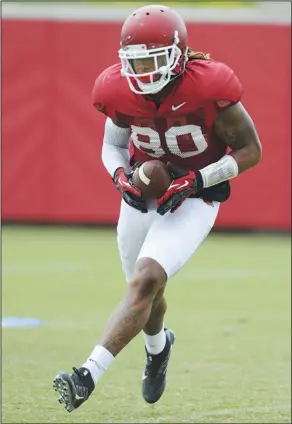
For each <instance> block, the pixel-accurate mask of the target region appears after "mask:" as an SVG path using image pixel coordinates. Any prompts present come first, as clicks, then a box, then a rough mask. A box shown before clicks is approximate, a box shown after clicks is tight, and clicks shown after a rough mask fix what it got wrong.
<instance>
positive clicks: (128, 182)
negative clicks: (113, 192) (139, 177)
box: [113, 162, 148, 213]
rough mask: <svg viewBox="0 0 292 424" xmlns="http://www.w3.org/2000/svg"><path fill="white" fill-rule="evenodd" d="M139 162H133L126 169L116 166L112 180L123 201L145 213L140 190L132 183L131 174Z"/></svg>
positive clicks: (145, 209) (145, 207) (145, 208)
mask: <svg viewBox="0 0 292 424" xmlns="http://www.w3.org/2000/svg"><path fill="white" fill-rule="evenodd" d="M140 165H141V162H136V163H134V165H133V166H131V167H130V168H128V169H125V168H117V169H116V170H115V173H114V177H113V181H114V183H115V185H116V187H117V189H118V190H119V191H120V193H121V194H122V196H123V199H124V201H125V202H126V203H127V204H128V205H129V206H131V207H132V208H135V209H137V210H138V211H140V212H142V213H147V212H148V210H147V206H146V203H145V200H143V199H142V198H141V192H140V190H138V189H137V188H136V187H134V185H133V183H132V176H133V174H134V172H135V170H136V169H137V168H139V166H140Z"/></svg>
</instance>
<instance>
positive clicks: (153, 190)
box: [133, 160, 172, 200]
mask: <svg viewBox="0 0 292 424" xmlns="http://www.w3.org/2000/svg"><path fill="white" fill-rule="evenodd" d="M171 181H172V178H171V176H170V174H169V172H168V170H167V167H166V165H165V164H164V163H163V162H160V160H149V161H148V162H145V163H143V164H142V165H141V166H140V167H139V168H137V169H136V171H135V172H134V175H133V184H134V186H135V187H137V188H138V189H139V190H140V191H141V193H142V197H143V198H144V199H147V200H148V199H158V198H159V197H161V196H162V195H163V194H164V193H165V192H166V190H167V189H168V187H169V186H170V184H171Z"/></svg>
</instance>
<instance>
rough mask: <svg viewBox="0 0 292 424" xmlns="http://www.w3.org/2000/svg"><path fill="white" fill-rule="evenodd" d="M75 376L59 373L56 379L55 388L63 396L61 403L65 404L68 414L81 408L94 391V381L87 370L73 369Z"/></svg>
mask: <svg viewBox="0 0 292 424" xmlns="http://www.w3.org/2000/svg"><path fill="white" fill-rule="evenodd" d="M73 371H74V372H73V374H72V375H70V374H66V373H59V374H57V375H56V377H55V379H54V388H55V391H56V392H59V394H60V395H61V396H60V397H59V402H60V403H63V404H64V406H65V408H66V409H67V411H68V412H72V411H73V409H76V408H79V406H80V405H82V403H83V402H85V401H86V400H87V399H88V398H89V396H90V395H91V393H92V392H93V390H94V381H93V379H92V377H91V374H90V372H89V370H88V369H87V368H79V369H77V368H73Z"/></svg>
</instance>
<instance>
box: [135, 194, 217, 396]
mask: <svg viewBox="0 0 292 424" xmlns="http://www.w3.org/2000/svg"><path fill="white" fill-rule="evenodd" d="M218 209H219V204H218V203H212V204H206V203H205V202H204V201H202V200H201V199H187V200H186V201H185V202H184V203H183V205H182V206H181V207H180V208H179V209H178V210H177V211H176V212H175V213H174V214H167V215H165V216H163V217H160V216H159V217H158V218H157V219H156V220H155V222H154V223H153V224H152V226H151V228H150V229H149V232H148V233H147V236H146V239H145V242H144V243H143V246H142V249H141V252H140V254H139V259H138V260H141V259H142V258H144V257H147V258H149V257H151V258H153V259H155V260H156V261H157V262H158V263H160V265H161V266H162V268H163V269H164V270H165V272H166V274H167V276H168V278H170V277H172V276H173V275H174V274H175V273H177V272H178V271H179V270H180V269H181V267H182V266H183V265H184V264H185V263H186V262H187V261H188V259H189V258H190V257H191V256H192V255H193V254H194V253H195V251H196V250H197V248H198V247H199V246H200V244H201V243H202V242H203V240H204V239H205V237H206V236H207V235H208V233H209V232H210V230H211V228H212V227H213V224H214V222H215V219H216V217H217V214H218ZM158 296H160V297H158V299H157V309H156V308H155V306H154V305H155V303H154V305H153V309H152V311H151V314H150V317H149V320H148V322H147V324H146V326H145V327H144V334H145V333H146V334H145V341H146V343H145V344H146V355H147V362H146V367H145V371H144V373H143V381H142V392H143V396H144V399H145V400H146V402H148V403H154V402H156V401H157V400H158V399H159V398H160V397H161V395H162V393H163V391H164V388H165V384H166V371H167V363H168V361H169V358H170V352H171V344H172V343H173V341H174V335H173V333H172V332H171V331H170V330H166V331H164V325H163V316H164V314H165V311H166V304H165V303H164V296H163V292H160V293H158ZM154 330H155V331H156V333H155V334H153V333H154ZM163 336H164V341H163ZM165 336H166V337H165Z"/></svg>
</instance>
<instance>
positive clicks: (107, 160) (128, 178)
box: [102, 118, 147, 213]
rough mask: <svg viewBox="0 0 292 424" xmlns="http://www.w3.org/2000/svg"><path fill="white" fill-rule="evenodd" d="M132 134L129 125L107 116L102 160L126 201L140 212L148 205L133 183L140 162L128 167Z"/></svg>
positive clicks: (144, 210)
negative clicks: (133, 176) (123, 124)
mask: <svg viewBox="0 0 292 424" xmlns="http://www.w3.org/2000/svg"><path fill="white" fill-rule="evenodd" d="M130 135H131V130H130V128H129V127H125V126H122V125H121V124H120V123H119V122H118V121H114V120H113V119H111V118H107V120H106V123H105V129H104V139H103V145H102V161H103V164H104V166H105V168H106V170H107V171H108V173H109V174H110V175H111V177H112V179H113V181H114V183H115V185H116V187H117V189H118V190H119V191H120V193H121V194H122V196H123V199H124V200H125V202H126V203H128V205H130V206H132V207H133V208H135V209H137V210H139V211H140V212H143V213H146V212H147V207H146V205H145V202H144V200H142V199H141V193H140V191H139V190H138V189H136V187H134V186H133V184H132V175H133V173H134V171H135V169H136V168H137V166H139V164H135V165H134V166H132V167H130V168H128V164H129V160H130V153H129V142H130Z"/></svg>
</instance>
